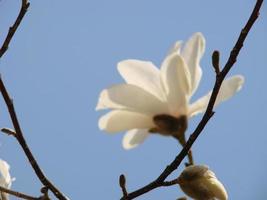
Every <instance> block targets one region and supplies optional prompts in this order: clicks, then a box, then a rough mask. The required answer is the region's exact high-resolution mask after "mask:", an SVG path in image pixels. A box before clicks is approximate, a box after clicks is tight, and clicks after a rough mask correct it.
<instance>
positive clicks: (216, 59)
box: [212, 50, 220, 76]
mask: <svg viewBox="0 0 267 200" xmlns="http://www.w3.org/2000/svg"><path fill="white" fill-rule="evenodd" d="M212 66H213V68H214V70H215V73H216V75H217V76H218V75H219V74H220V52H219V51H218V50H215V51H214V52H213V54H212Z"/></svg>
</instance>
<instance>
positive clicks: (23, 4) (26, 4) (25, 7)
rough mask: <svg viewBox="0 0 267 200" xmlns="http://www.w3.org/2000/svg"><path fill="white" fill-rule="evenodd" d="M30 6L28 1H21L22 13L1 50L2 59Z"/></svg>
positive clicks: (0, 56) (10, 28) (11, 28)
mask: <svg viewBox="0 0 267 200" xmlns="http://www.w3.org/2000/svg"><path fill="white" fill-rule="evenodd" d="M29 6H30V3H29V2H28V1H27V0H22V1H21V8H20V12H19V15H18V17H17V19H16V21H15V23H14V24H13V25H12V26H11V27H9V30H8V33H7V36H6V39H5V41H4V43H3V45H2V47H1V49H0V58H2V56H3V55H4V53H5V52H6V50H7V49H8V45H9V43H10V41H11V39H12V38H13V36H14V34H15V32H16V30H17V28H18V27H19V25H20V23H21V21H22V19H23V17H24V15H25V14H26V12H27V10H28V8H29Z"/></svg>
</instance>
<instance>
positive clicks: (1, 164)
mask: <svg viewBox="0 0 267 200" xmlns="http://www.w3.org/2000/svg"><path fill="white" fill-rule="evenodd" d="M9 168H10V167H9V164H8V163H7V162H6V161H4V160H1V159H0V173H1V175H2V178H3V181H4V182H5V185H6V186H9V185H10V184H11V177H10V174H9Z"/></svg>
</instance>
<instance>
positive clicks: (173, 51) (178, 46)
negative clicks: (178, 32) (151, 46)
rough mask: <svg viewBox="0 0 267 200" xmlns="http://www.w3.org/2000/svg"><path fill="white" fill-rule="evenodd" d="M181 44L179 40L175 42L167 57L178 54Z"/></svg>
mask: <svg viewBox="0 0 267 200" xmlns="http://www.w3.org/2000/svg"><path fill="white" fill-rule="evenodd" d="M182 44H183V42H182V41H181V40H178V41H176V42H175V44H174V45H173V46H172V48H171V49H170V50H169V53H168V55H171V54H173V53H177V54H180V51H181V47H182Z"/></svg>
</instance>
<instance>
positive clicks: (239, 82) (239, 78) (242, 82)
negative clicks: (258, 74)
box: [235, 75, 245, 91]
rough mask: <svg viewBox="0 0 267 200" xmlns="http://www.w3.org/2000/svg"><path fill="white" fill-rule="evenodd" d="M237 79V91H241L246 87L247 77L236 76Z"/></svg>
mask: <svg viewBox="0 0 267 200" xmlns="http://www.w3.org/2000/svg"><path fill="white" fill-rule="evenodd" d="M235 78H236V81H237V85H238V87H237V91H239V90H240V89H241V88H242V86H243V85H244V82H245V77H244V76H242V75H236V76H235Z"/></svg>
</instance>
